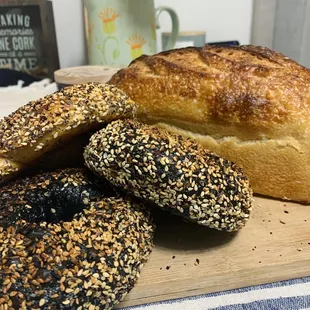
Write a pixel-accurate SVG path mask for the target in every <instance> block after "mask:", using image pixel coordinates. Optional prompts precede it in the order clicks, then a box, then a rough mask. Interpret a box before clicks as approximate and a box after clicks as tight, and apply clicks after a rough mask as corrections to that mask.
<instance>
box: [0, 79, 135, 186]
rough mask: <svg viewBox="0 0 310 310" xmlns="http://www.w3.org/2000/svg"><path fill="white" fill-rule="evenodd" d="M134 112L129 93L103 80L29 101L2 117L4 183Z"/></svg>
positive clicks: (0, 157) (1, 174)
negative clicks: (87, 134) (49, 153)
mask: <svg viewBox="0 0 310 310" xmlns="http://www.w3.org/2000/svg"><path fill="white" fill-rule="evenodd" d="M134 114H135V104H134V102H133V101H132V100H131V99H130V98H129V97H128V96H126V95H125V94H124V93H123V92H122V91H121V90H119V89H117V88H116V87H114V86H111V85H106V84H102V83H88V84H78V85H74V86H68V87H66V88H64V89H62V90H61V91H58V92H56V93H54V94H52V95H48V96H46V97H44V98H41V99H38V100H36V101H32V102H29V103H28V104H26V105H24V106H22V107H20V108H19V109H18V110H17V111H15V112H14V113H12V114H11V115H9V116H7V117H5V118H4V119H2V120H0V183H1V182H3V181H4V180H7V179H10V178H11V177H12V176H14V174H15V175H16V174H18V173H19V172H20V171H21V170H23V169H25V168H27V167H29V166H31V165H33V164H35V162H36V160H38V159H40V158H42V156H43V155H45V154H46V153H48V152H50V151H52V150H55V149H57V148H59V147H60V148H61V147H63V146H64V145H66V144H67V143H68V142H72V140H74V139H78V138H79V137H80V136H81V135H82V134H85V133H87V132H92V131H93V130H97V129H98V128H101V127H102V126H103V124H104V123H107V122H110V121H111V120H115V119H119V118H123V117H133V115H134ZM70 155H71V156H72V157H73V158H74V156H75V154H70ZM64 160H65V159H64ZM46 164H48V163H46Z"/></svg>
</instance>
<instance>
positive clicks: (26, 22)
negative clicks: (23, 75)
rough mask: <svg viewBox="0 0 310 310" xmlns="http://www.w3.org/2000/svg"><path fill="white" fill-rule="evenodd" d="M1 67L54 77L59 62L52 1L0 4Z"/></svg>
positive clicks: (5, 0) (2, 0)
mask: <svg viewBox="0 0 310 310" xmlns="http://www.w3.org/2000/svg"><path fill="white" fill-rule="evenodd" d="M0 67H2V68H3V67H4V68H11V69H15V70H18V71H22V72H27V73H29V74H31V75H33V76H36V77H52V76H53V72H54V71H55V70H57V69H58V68H59V60H58V53H57V43H56V35H55V27H54V19H53V11H52V2H51V1H46V0H27V1H18V0H0Z"/></svg>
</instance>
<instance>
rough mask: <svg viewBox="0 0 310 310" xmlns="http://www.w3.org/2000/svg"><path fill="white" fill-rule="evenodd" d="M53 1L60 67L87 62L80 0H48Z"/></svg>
mask: <svg viewBox="0 0 310 310" xmlns="http://www.w3.org/2000/svg"><path fill="white" fill-rule="evenodd" d="M48 1H52V3H53V13H54V22H55V31H56V40H57V48H58V54H59V65H60V67H61V68H66V67H74V66H80V65H85V64H86V62H87V55H86V45H85V44H86V43H85V32H84V15H83V12H84V11H83V4H82V0H48Z"/></svg>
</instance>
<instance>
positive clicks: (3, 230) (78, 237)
mask: <svg viewBox="0 0 310 310" xmlns="http://www.w3.org/2000/svg"><path fill="white" fill-rule="evenodd" d="M56 175H57V174H56V173H54V174H53V175H52V176H50V177H47V179H46V180H47V181H46V182H44V183H42V180H41V179H40V182H41V183H42V184H40V185H39V186H37V185H36V183H35V181H36V180H37V179H35V177H34V178H33V180H32V181H33V182H32V183H29V186H28V187H26V188H25V191H26V192H27V191H33V193H34V196H36V197H37V199H38V200H39V199H41V198H42V199H43V200H44V199H45V198H44V197H43V196H44V192H47V193H48V194H49V189H50V184H48V183H49V181H50V182H55V184H57V186H56V187H57V188H58V189H59V190H60V191H61V189H60V186H59V184H60V183H61V182H62V184H63V187H62V189H63V190H64V191H67V192H66V195H67V196H66V197H67V198H68V199H67V200H66V199H63V198H64V197H63V196H62V194H61V193H60V192H57V195H58V197H59V200H60V201H62V208H63V209H65V208H71V207H72V203H74V200H75V199H77V198H78V194H77V191H76V189H75V188H74V187H78V188H79V187H81V189H80V198H79V199H81V202H80V204H84V206H83V208H81V209H82V210H81V211H80V212H79V213H77V214H75V215H74V216H73V218H71V219H70V220H68V219H67V220H66V221H64V220H62V218H63V217H65V218H66V217H67V214H65V216H63V213H65V211H64V210H60V209H59V208H60V206H61V204H59V206H58V207H59V208H55V212H54V213H55V215H50V216H47V215H42V216H41V217H37V216H35V219H34V220H33V217H32V216H31V215H30V214H29V212H28V210H29V209H32V210H33V206H30V207H31V208H29V207H28V205H27V203H29V202H30V201H31V202H33V200H31V198H30V197H27V196H26V195H25V193H22V194H21V196H23V197H26V198H25V202H24V209H25V211H23V210H22V209H21V205H22V203H21V200H20V199H19V198H17V195H18V194H17V193H15V192H13V191H11V192H9V193H8V194H7V195H10V196H11V197H13V198H14V197H15V201H17V208H16V210H15V204H14V203H15V201H12V204H11V207H10V209H11V210H9V211H4V209H3V208H2V209H1V211H0V213H1V214H2V215H7V214H9V216H10V213H15V217H12V216H10V217H11V219H12V223H11V224H10V223H8V221H7V220H6V219H5V220H3V219H2V221H1V224H0V274H1V277H0V308H1V309H2V308H3V309H111V308H112V307H113V306H114V305H115V304H117V303H118V302H119V301H121V300H122V299H123V298H124V297H125V296H126V294H127V293H128V292H129V291H130V290H131V288H132V287H133V285H134V283H135V281H136V280H137V278H138V276H139V273H140V270H141V268H142V266H143V263H144V262H145V261H146V260H147V258H148V256H149V254H150V252H151V250H152V246H153V230H154V227H153V224H152V220H151V218H150V214H149V210H148V209H145V208H144V207H143V206H141V205H138V204H135V203H133V202H130V201H127V200H124V199H123V198H115V197H103V195H102V194H101V196H99V195H98V194H99V192H98V191H97V188H96V189H93V188H91V187H92V186H91V185H92V184H93V183H92V182H89V179H87V178H86V177H85V173H84V172H81V171H76V172H73V171H71V172H69V171H66V174H64V173H59V174H58V176H59V178H57V176H56ZM52 180H53V181H52ZM28 181H29V180H28ZM85 181H86V183H85ZM32 187H34V189H33V188H32ZM38 187H39V188H40V191H41V193H43V196H40V195H38V192H37V191H36V189H38ZM68 188H71V189H68ZM70 193H72V197H69V196H70ZM1 197H3V195H1ZM2 199H3V198H2ZM6 205H8V204H6ZM52 208H53V206H47V207H46V208H44V212H46V213H53V211H51V212H49V211H48V210H52ZM77 209H78V208H77V207H75V210H77ZM44 212H42V213H44ZM39 218H40V221H39ZM44 220H48V221H44Z"/></svg>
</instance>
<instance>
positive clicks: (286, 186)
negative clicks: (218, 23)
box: [109, 46, 310, 202]
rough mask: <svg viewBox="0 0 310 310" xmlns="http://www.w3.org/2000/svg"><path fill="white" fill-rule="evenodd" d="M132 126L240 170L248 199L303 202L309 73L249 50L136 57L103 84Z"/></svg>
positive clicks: (309, 137) (308, 194)
mask: <svg viewBox="0 0 310 310" xmlns="http://www.w3.org/2000/svg"><path fill="white" fill-rule="evenodd" d="M109 83H110V84H114V85H116V86H117V87H118V88H120V89H122V90H123V91H124V92H125V93H126V94H127V95H128V96H129V97H130V98H131V99H133V100H134V101H135V102H136V104H137V119H138V120H139V121H142V122H145V123H149V124H157V125H158V126H162V127H164V128H165V129H168V130H170V131H173V132H176V133H181V134H183V135H185V136H189V137H192V138H195V139H196V140H198V141H199V142H200V143H201V144H203V145H204V146H205V147H206V148H209V149H210V150H212V151H215V152H216V153H218V154H219V155H221V156H224V157H227V158H228V159H229V160H231V161H234V162H236V163H237V164H238V165H240V166H241V167H242V168H243V169H244V171H245V173H246V174H247V175H248V177H249V179H250V182H251V185H252V187H253V189H254V191H255V192H256V193H260V194H264V195H269V196H273V197H278V198H286V199H292V200H297V201H303V202H310V190H309V189H310V142H309V141H310V134H309V131H310V123H309V122H310V109H309V104H310V92H309V91H308V86H309V85H310V72H309V70H308V69H306V68H304V67H302V66H300V65H299V64H297V63H296V62H294V61H293V60H290V59H289V58H287V57H285V56H284V55H282V54H280V53H276V52H274V51H271V50H269V49H267V48H262V47H254V46H240V47H213V46H212V47H211V46H205V47H202V48H195V47H189V48H183V49H177V50H171V51H167V52H163V53H159V54H157V55H153V56H142V57H140V58H138V59H136V60H135V61H133V62H132V63H131V64H130V65H129V67H128V68H125V69H123V70H121V71H119V72H118V73H117V74H115V75H114V76H113V77H112V79H111V80H110V81H109Z"/></svg>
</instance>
